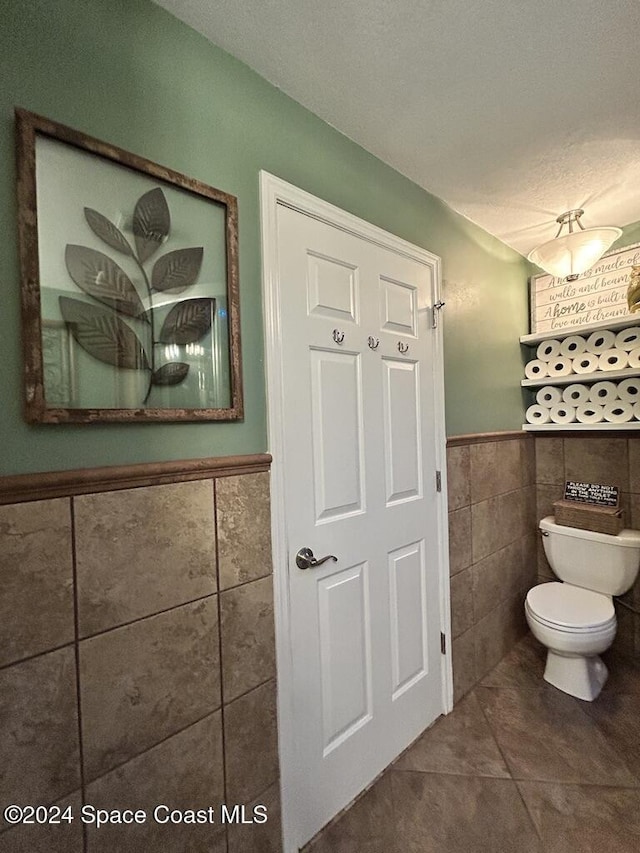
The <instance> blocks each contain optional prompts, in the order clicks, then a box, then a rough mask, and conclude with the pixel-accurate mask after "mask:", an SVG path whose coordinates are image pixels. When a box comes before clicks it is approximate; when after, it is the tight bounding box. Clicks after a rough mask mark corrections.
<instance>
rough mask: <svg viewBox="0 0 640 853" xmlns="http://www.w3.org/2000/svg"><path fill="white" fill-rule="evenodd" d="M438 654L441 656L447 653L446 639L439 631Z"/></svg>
mask: <svg viewBox="0 0 640 853" xmlns="http://www.w3.org/2000/svg"><path fill="white" fill-rule="evenodd" d="M440 653H441V654H443V655H446V653H447V638H446V637H445V635H444V634H443V633H442V631H440Z"/></svg>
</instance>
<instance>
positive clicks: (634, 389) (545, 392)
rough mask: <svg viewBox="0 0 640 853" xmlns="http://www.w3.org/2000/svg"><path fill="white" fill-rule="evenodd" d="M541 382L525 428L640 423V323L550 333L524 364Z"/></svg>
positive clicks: (530, 382) (531, 381)
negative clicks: (616, 329) (556, 335)
mask: <svg viewBox="0 0 640 853" xmlns="http://www.w3.org/2000/svg"><path fill="white" fill-rule="evenodd" d="M525 373H526V376H527V378H526V379H524V380H522V385H523V387H530V388H538V389H539V390H538V392H537V394H536V402H535V403H534V404H533V405H531V406H529V407H528V408H527V411H526V421H527V425H525V429H527V428H529V427H535V428H536V429H545V428H548V429H561V428H566V429H572V428H576V429H598V428H599V429H610V428H612V429H621V428H627V429H633V428H634V424H635V426H636V428H637V427H639V426H640V326H639V325H636V326H633V327H625V328H624V329H621V330H620V331H619V332H617V333H616V332H614V331H613V330H611V329H599V330H596V331H594V332H592V333H591V334H590V335H589V336H588V337H587V336H585V335H578V334H573V335H567V336H565V337H564V338H546V339H544V340H542V341H540V343H539V344H538V347H537V350H536V358H535V359H533V360H532V361H529V362H528V364H527V365H526V367H525Z"/></svg>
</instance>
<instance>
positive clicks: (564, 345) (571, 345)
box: [560, 335, 640, 358]
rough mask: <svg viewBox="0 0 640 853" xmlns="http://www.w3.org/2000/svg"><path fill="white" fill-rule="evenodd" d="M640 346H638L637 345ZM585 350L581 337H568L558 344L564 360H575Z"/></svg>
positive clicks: (585, 344)
mask: <svg viewBox="0 0 640 853" xmlns="http://www.w3.org/2000/svg"><path fill="white" fill-rule="evenodd" d="M638 346H640V344H638ZM586 348H587V342H586V341H585V339H584V338H583V337H582V335H569V337H568V338H565V339H564V340H563V341H562V342H561V344H560V355H562V356H564V357H565V358H575V357H576V356H577V355H580V353H583V352H584V351H585V350H586Z"/></svg>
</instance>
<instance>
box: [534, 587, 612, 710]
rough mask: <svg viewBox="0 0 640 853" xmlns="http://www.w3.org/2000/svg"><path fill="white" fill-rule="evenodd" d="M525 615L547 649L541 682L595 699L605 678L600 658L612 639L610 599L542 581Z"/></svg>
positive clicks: (589, 591)
mask: <svg viewBox="0 0 640 853" xmlns="http://www.w3.org/2000/svg"><path fill="white" fill-rule="evenodd" d="M525 615H526V618H527V623H528V625H529V628H530V629H531V633H532V634H533V636H534V637H535V638H536V639H537V640H538V641H539V642H540V643H542V645H544V646H546V647H547V649H548V652H547V663H546V667H545V673H544V679H545V681H548V682H549V683H550V684H553V686H554V687H557V688H558V689H559V690H562V691H564V692H565V693H569V694H570V695H571V696H577V697H578V698H579V699H585V700H586V701H588V702H591V701H593V699H595V698H596V696H597V695H598V694H599V693H600V691H601V690H602V687H603V685H604V683H605V681H606V680H607V675H608V672H607V667H606V666H605V664H604V662H603V661H602V660H601V659H600V657H599V655H600V654H601V653H602V652H604V651H606V650H607V649H608V648H609V646H610V645H611V643H612V642H613V640H614V637H615V635H616V615H615V611H614V609H613V602H612V599H611V597H610V596H606V595H603V594H601V593H599V592H592V591H591V590H587V589H582V588H581V587H577V586H572V585H571V584H567V583H545V584H541V585H539V586H536V587H533V589H531V590H529V593H528V595H527V600H526V602H525Z"/></svg>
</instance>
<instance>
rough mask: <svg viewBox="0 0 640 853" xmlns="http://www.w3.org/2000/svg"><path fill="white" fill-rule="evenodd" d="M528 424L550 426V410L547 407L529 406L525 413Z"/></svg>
mask: <svg viewBox="0 0 640 853" xmlns="http://www.w3.org/2000/svg"><path fill="white" fill-rule="evenodd" d="M525 417H526V419H527V423H528V424H548V423H549V420H550V415H549V409H548V408H547V407H546V406H539V405H537V404H536V405H534V406H529V408H528V409H527V411H526V413H525Z"/></svg>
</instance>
